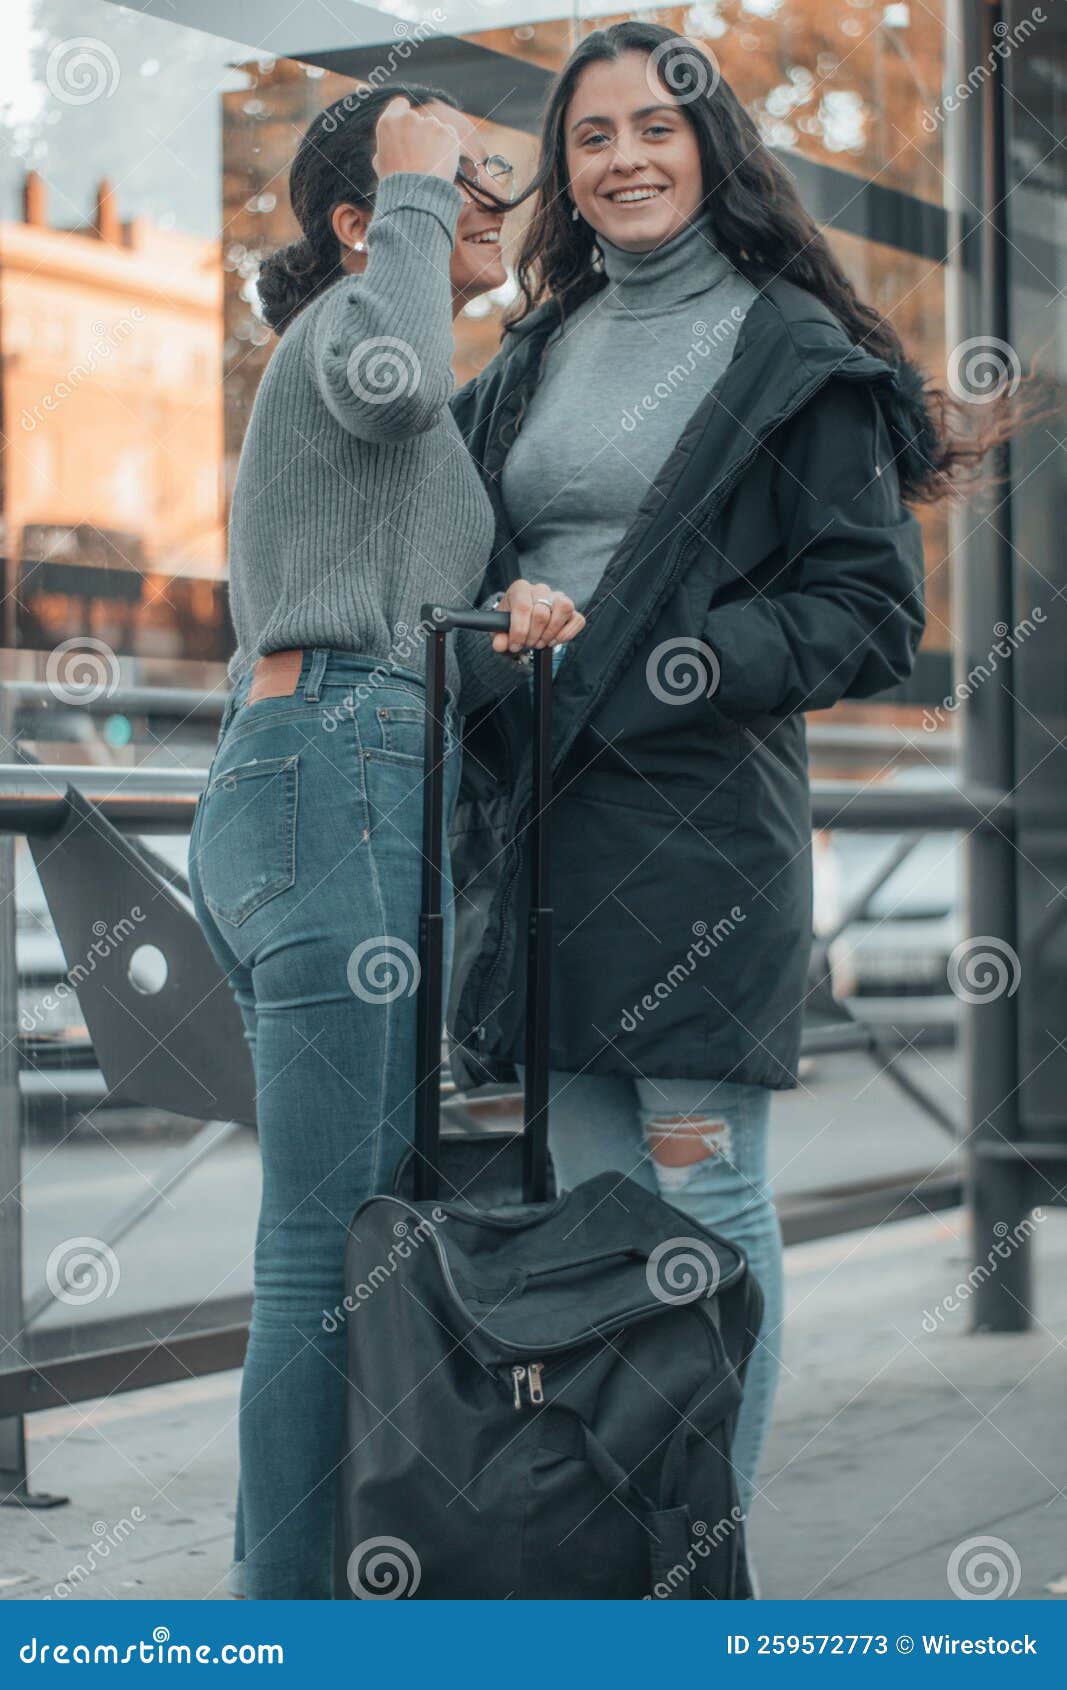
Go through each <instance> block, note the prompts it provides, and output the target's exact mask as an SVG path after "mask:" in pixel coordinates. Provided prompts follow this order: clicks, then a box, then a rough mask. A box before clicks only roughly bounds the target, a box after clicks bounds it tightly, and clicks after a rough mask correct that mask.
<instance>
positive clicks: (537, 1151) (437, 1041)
mask: <svg viewBox="0 0 1067 1690" xmlns="http://www.w3.org/2000/svg"><path fill="white" fill-rule="evenodd" d="M422 626H423V627H425V628H426V629H427V630H428V632H427V636H426V739H425V755H424V763H423V775H424V782H423V785H424V794H423V797H424V801H423V811H422V910H421V913H420V916H419V984H418V999H417V1021H416V1062H417V1070H416V1091H415V1167H414V1182H415V1197H416V1200H417V1201H418V1200H427V1199H430V1198H434V1197H436V1196H437V1195H438V1192H439V1190H440V1173H439V1168H438V1146H439V1142H440V1131H441V1024H442V1021H443V1019H444V1004H443V1000H442V974H443V971H444V917H443V914H442V910H441V836H442V830H443V825H444V749H445V747H444V739H445V733H444V715H445V640H446V638H447V636H448V634H449V633H450V632H451V631H452V630H453V629H455V628H474V629H477V630H481V631H483V632H485V633H490V634H497V633H507V631H508V629H509V628H510V626H511V618H510V616H509V615H508V614H507V613H506V612H504V611H492V610H467V609H466V608H460V609H456V610H448V609H446V608H445V607H444V606H442V605H434V604H424V605H423V607H422ZM533 679H534V688H533V713H534V736H533V790H532V795H531V810H532V816H531V822H530V830H531V832H530V919H529V928H528V932H527V949H526V1050H525V1058H526V1062H525V1067H526V1075H525V1078H526V1091H525V1097H524V1100H523V1139H522V1192H523V1199H524V1201H525V1202H527V1203H543V1202H544V1201H545V1199H546V1197H547V1195H548V1014H549V982H550V968H551V947H552V911H551V909H550V908H549V905H548V850H547V831H548V830H547V827H546V825H545V816H546V811H547V807H548V805H549V803H550V802H551V785H552V649H551V647H550V646H545V647H544V648H543V649H542V650H539V651H536V652H535V653H534V671H533Z"/></svg>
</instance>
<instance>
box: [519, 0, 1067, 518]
mask: <svg viewBox="0 0 1067 1690" xmlns="http://www.w3.org/2000/svg"><path fill="white" fill-rule="evenodd" d="M635 52H636V53H646V54H654V55H655V62H656V66H657V69H658V73H659V77H660V80H661V81H662V83H663V86H664V88H665V89H666V91H667V92H668V94H673V95H675V96H677V97H678V98H679V100H680V103H681V109H682V111H683V112H684V115H685V117H686V118H687V119H688V121H689V122H690V123H691V124H692V126H693V129H694V131H695V133H696V138H697V143H698V146H699V149H700V160H701V166H702V169H703V179H704V198H703V201H702V205H703V207H704V208H705V209H706V210H708V211H709V212H710V214H711V219H712V225H713V232H714V239H715V243H716V245H717V246H718V247H719V249H720V250H721V251H722V252H723V253H724V254H725V256H726V257H727V258H728V259H729V260H730V262H731V263H732V264H733V265H734V267H735V269H737V270H739V271H740V272H741V274H742V275H743V276H745V278H746V279H747V280H748V281H750V282H751V283H752V284H753V286H756V287H759V286H761V285H762V284H764V283H766V282H768V281H770V280H772V279H773V278H774V277H777V276H783V277H785V278H786V280H788V281H790V282H793V283H795V284H796V285H797V286H798V287H802V288H806V289H807V290H808V292H809V293H812V294H814V295H815V297H816V298H817V299H820V300H822V301H823V303H824V304H825V305H826V306H828V307H829V309H830V310H831V311H832V312H833V313H834V315H835V317H837V319H838V321H839V322H840V323H841V325H842V327H843V328H844V330H845V332H846V334H847V335H848V337H849V339H850V340H852V341H853V342H854V343H856V344H862V345H863V346H864V347H865V348H866V349H867V350H869V351H870V352H872V353H873V354H874V355H875V356H876V357H879V358H884V359H885V360H886V362H887V363H889V364H891V365H893V366H896V367H903V368H904V370H905V371H906V372H907V373H908V375H909V377H910V384H909V385H910V389H911V398H912V399H913V401H914V402H915V407H916V411H917V414H918V416H919V419H920V421H919V427H918V429H917V432H916V442H915V443H916V444H918V445H919V447H920V450H919V451H918V452H907V453H904V454H902V455H901V458H900V463H899V469H900V492H901V498H902V499H904V500H906V501H907V502H908V503H920V502H927V503H932V502H934V501H936V500H940V499H942V498H944V497H946V496H947V495H953V496H960V495H961V494H963V493H967V494H972V493H973V492H975V491H976V490H977V488H978V486H979V485H982V486H984V485H986V483H987V482H988V481H993V482H995V481H999V480H1002V479H1003V476H1002V475H995V476H991V477H985V478H983V479H982V481H981V482H979V481H978V479H977V477H976V475H975V472H976V471H977V469H978V467H979V465H980V464H981V462H982V460H983V459H984V458H985V456H986V454H987V453H988V452H989V451H990V450H991V449H992V448H994V447H996V446H1000V445H1002V444H1003V443H1004V442H1005V441H1007V440H1008V439H1010V438H1011V437H1012V435H1013V434H1015V433H1016V432H1017V431H1018V429H1019V428H1020V426H1021V424H1022V423H1023V421H1024V420H1026V421H1031V422H1032V421H1036V420H1040V418H1042V417H1046V416H1053V415H1058V408H1057V406H1056V405H1055V404H1050V405H1048V406H1047V407H1046V408H1044V409H1035V408H1034V407H1033V406H1032V405H1031V404H1029V403H1028V402H1027V400H1026V399H1024V398H1023V397H1022V396H1021V395H1020V393H1019V392H1018V388H1019V386H1020V385H1022V382H1021V381H1020V382H1017V383H1013V384H1012V390H1011V391H1009V390H1008V388H1007V387H1005V389H1004V391H1003V392H1002V393H1001V394H999V395H998V397H997V398H996V399H990V400H989V401H988V402H986V403H983V404H982V406H981V412H982V418H981V426H980V427H976V426H975V417H974V412H975V408H976V407H975V406H974V405H969V404H967V403H966V402H964V401H961V400H959V399H957V398H955V397H953V395H952V394H950V393H947V392H945V391H944V389H941V388H930V387H929V385H928V383H927V381H926V379H925V378H924V377H923V376H922V373H921V372H920V371H918V370H917V369H916V368H915V366H914V365H913V364H911V362H910V360H909V359H908V358H907V355H906V353H905V350H904V347H903V344H902V342H901V340H900V337H899V335H898V334H897V332H896V330H895V329H894V328H893V326H892V324H891V323H889V322H888V321H887V320H886V319H885V318H884V317H881V316H879V314H878V312H877V311H876V310H875V309H874V307H873V306H871V305H868V304H865V303H864V301H863V300H861V299H859V298H858V297H857V294H856V291H855V289H854V288H853V286H852V283H851V282H850V281H849V279H848V277H847V275H846V274H845V272H844V270H843V269H842V268H841V265H840V264H839V263H838V261H837V259H836V258H835V257H834V254H833V252H832V251H831V248H830V245H829V243H828V241H827V240H826V237H825V236H824V235H823V234H822V233H821V232H820V230H819V228H818V226H817V224H816V223H815V221H814V220H813V218H812V217H811V216H810V215H809V213H808V212H807V211H806V210H805V209H804V206H803V205H802V203H801V201H800V197H799V195H798V193H797V189H796V184H795V183H794V181H793V179H792V177H791V176H790V175H789V172H788V171H787V170H786V169H785V167H784V166H783V165H782V164H781V162H780V161H779V160H778V159H777V158H776V157H775V155H774V153H773V152H772V151H771V150H770V148H769V147H768V146H767V145H766V144H765V143H764V142H763V140H762V139H761V137H760V134H759V130H758V129H757V127H756V125H755V123H754V122H753V120H752V118H751V117H750V116H749V114H748V113H747V112H746V110H745V108H744V106H743V105H742V104H741V101H740V100H739V99H738V98H737V95H736V94H735V93H734V91H733V89H732V88H731V87H730V85H729V83H728V82H727V81H726V80H725V78H724V77H722V75H721V74H720V72H719V70H718V67H717V66H716V65H713V64H712V61H711V60H710V59H709V58H707V57H706V55H705V54H703V53H702V52H701V51H700V50H699V48H698V47H697V46H696V44H695V43H693V42H692V41H690V40H689V39H687V38H682V37H680V36H678V35H677V34H676V33H675V32H674V31H672V30H669V29H665V28H663V27H661V26H660V25H658V24H649V23H639V22H630V23H619V24H613V25H612V26H611V27H610V28H608V29H598V30H595V31H594V32H593V33H592V34H590V35H587V36H586V37H585V39H584V40H583V41H582V42H581V43H580V44H579V46H578V47H576V48H575V50H574V52H573V53H572V54H571V56H570V58H569V59H568V60H567V63H566V64H565V65H564V67H563V69H562V71H561V72H560V75H559V78H558V80H557V81H556V83H555V85H554V87H553V90H552V94H551V96H550V99H549V102H548V105H547V108H546V111H545V116H544V122H543V125H542V134H541V156H540V161H539V165H538V170H537V174H536V176H535V178H534V181H533V182H532V183H531V184H530V187H529V188H528V189H527V192H526V193H525V194H523V196H522V197H523V199H525V198H526V197H527V196H528V195H529V194H533V193H536V194H537V199H536V201H535V206H534V210H533V214H532V216H531V218H530V222H529V224H528V226H527V230H526V233H525V237H524V239H523V243H522V246H521V250H520V253H519V258H518V265H517V272H516V274H517V281H518V285H519V298H518V300H517V302H516V305H515V306H514V307H513V309H512V312H511V314H510V315H509V318H508V327H512V326H514V325H515V324H517V323H520V322H522V320H523V319H524V318H525V317H526V316H528V315H529V313H530V312H531V311H532V310H533V309H534V308H535V307H536V306H538V305H540V304H542V303H543V302H544V301H545V300H548V299H554V300H555V301H556V302H557V304H558V305H559V308H560V309H561V311H563V312H564V313H566V312H569V311H571V310H573V309H574V307H575V306H576V305H579V304H580V303H581V302H582V301H583V300H584V299H587V298H588V297H589V296H590V295H591V294H592V293H594V292H596V291H597V289H598V288H600V287H602V286H603V285H604V279H603V274H602V271H601V269H600V268H599V265H598V253H597V245H596V232H595V230H594V229H593V228H592V227H591V226H590V225H589V224H588V223H587V222H586V221H585V220H584V218H578V219H577V220H574V219H573V218H572V215H571V208H572V201H571V198H570V191H569V179H568V175H567V158H566V116H567V111H568V108H569V106H570V102H571V99H572V97H573V95H574V91H575V88H576V85H577V82H578V78H579V77H580V76H581V74H582V72H583V71H584V70H585V68H586V67H587V66H588V65H591V64H594V63H597V62H600V61H603V60H613V59H618V58H620V57H621V56H622V55H623V54H624V53H635ZM1034 379H1035V378H1034V377H1033V375H1032V373H1031V375H1029V376H1027V377H1026V378H1022V380H1025V382H1026V383H1027V384H1028V385H1029V384H1030V383H1031V382H1032V381H1033V380H1034ZM954 419H958V420H959V421H967V422H969V424H970V425H971V432H969V433H968V432H966V431H965V430H963V429H959V428H958V427H957V426H954ZM964 479H966V485H965V486H961V485H960V483H961V481H963V480H964Z"/></svg>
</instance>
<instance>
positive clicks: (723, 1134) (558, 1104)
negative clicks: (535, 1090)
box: [516, 1063, 783, 1514]
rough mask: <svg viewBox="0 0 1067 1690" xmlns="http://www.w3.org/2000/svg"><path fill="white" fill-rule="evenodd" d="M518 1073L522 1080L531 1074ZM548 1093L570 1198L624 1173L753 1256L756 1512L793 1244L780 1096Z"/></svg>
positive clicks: (746, 1473) (745, 1464) (746, 1466)
mask: <svg viewBox="0 0 1067 1690" xmlns="http://www.w3.org/2000/svg"><path fill="white" fill-rule="evenodd" d="M516 1066H517V1068H518V1070H519V1076H520V1079H521V1078H522V1077H523V1073H524V1070H523V1066H522V1064H521V1063H519V1064H516ZM548 1095H549V1127H548V1139H549V1148H550V1150H551V1152H552V1161H553V1163H554V1165H555V1169H556V1179H557V1182H558V1184H559V1186H560V1187H561V1188H564V1187H566V1188H567V1189H570V1188H572V1187H573V1186H576V1185H579V1184H580V1183H581V1181H582V1180H586V1179H589V1178H591V1177H592V1175H593V1174H598V1173H603V1171H604V1169H605V1168H617V1169H618V1171H619V1172H620V1173H621V1174H626V1175H628V1176H629V1178H630V1179H632V1180H634V1181H636V1183H637V1184H638V1185H643V1186H644V1187H645V1188H646V1189H647V1190H649V1191H654V1192H656V1193H658V1195H659V1196H660V1197H662V1198H663V1199H664V1200H665V1201H666V1202H668V1203H671V1204H673V1205H674V1207H675V1208H676V1209H680V1210H681V1211H682V1213H683V1214H686V1215H692V1217H693V1219H694V1220H695V1221H697V1222H699V1223H700V1225H701V1226H706V1227H707V1228H708V1229H709V1230H710V1231H712V1232H718V1233H721V1234H722V1236H723V1237H724V1238H727V1239H729V1241H730V1242H731V1243H732V1244H739V1245H740V1246H741V1248H742V1249H743V1250H744V1251H745V1252H746V1254H747V1256H748V1261H749V1266H750V1267H751V1269H752V1272H753V1274H754V1275H755V1277H756V1279H757V1280H758V1282H759V1285H760V1289H761V1290H762V1292H763V1296H764V1311H763V1323H762V1326H761V1328H760V1337H759V1340H758V1342H757V1345H756V1348H755V1350H754V1351H753V1353H752V1356H751V1359H750V1361H749V1364H748V1371H747V1373H746V1376H745V1394H744V1400H743V1402H742V1405H741V1411H740V1413H739V1415H738V1422H737V1430H736V1433H735V1435H734V1444H733V1462H734V1470H735V1476H736V1478H737V1487H738V1498H739V1501H740V1504H741V1507H742V1508H743V1509H744V1511H745V1513H746V1514H747V1513H748V1510H749V1504H750V1503H751V1500H752V1495H753V1492H754V1490H755V1489H756V1488H757V1487H756V1480H755V1475H756V1470H757V1465H758V1462H759V1454H760V1447H761V1445H762V1443H763V1437H764V1433H765V1432H766V1429H767V1425H768V1422H769V1420H770V1416H771V1407H772V1404H773V1401H774V1391H775V1386H776V1384H777V1382H778V1373H779V1368H780V1359H781V1349H780V1342H781V1330H782V1312H783V1311H782V1235H781V1230H780V1228H779V1225H778V1216H777V1213H776V1211H775V1207H774V1202H773V1198H772V1193H771V1188H770V1185H769V1183H768V1178H767V1121H768V1115H769V1112H770V1101H771V1094H770V1091H769V1090H767V1088H766V1087H764V1086H751V1085H741V1084H737V1083H735V1082H733V1081H729V1080H660V1079H643V1078H640V1077H638V1076H634V1077H633V1078H630V1077H629V1076H618V1077H616V1076H615V1075H613V1074H571V1073H562V1072H558V1071H555V1070H554V1071H553V1072H552V1073H551V1074H550V1076H549V1093H548Z"/></svg>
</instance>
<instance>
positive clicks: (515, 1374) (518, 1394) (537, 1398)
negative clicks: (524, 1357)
mask: <svg viewBox="0 0 1067 1690" xmlns="http://www.w3.org/2000/svg"><path fill="white" fill-rule="evenodd" d="M544 1370H545V1364H544V1362H543V1361H531V1362H528V1363H527V1364H526V1366H525V1367H524V1366H523V1365H522V1363H521V1362H516V1363H515V1365H514V1367H513V1368H512V1369H511V1387H512V1401H513V1402H514V1404H515V1407H516V1409H521V1408H522V1387H523V1381H525V1383H526V1391H527V1395H528V1396H529V1399H530V1405H531V1407H535V1408H536V1407H537V1406H538V1405H539V1404H540V1403H543V1402H544V1400H545V1393H544V1387H543V1386H542V1384H541V1375H542V1373H543V1372H544Z"/></svg>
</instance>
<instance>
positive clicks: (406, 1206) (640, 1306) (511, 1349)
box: [356, 1197, 745, 1400]
mask: <svg viewBox="0 0 1067 1690" xmlns="http://www.w3.org/2000/svg"><path fill="white" fill-rule="evenodd" d="M382 1202H385V1203H395V1205H396V1207H397V1208H398V1209H403V1210H404V1212H405V1213H406V1214H409V1215H414V1216H415V1217H416V1219H418V1220H421V1219H422V1215H421V1213H420V1211H419V1210H418V1209H416V1208H413V1207H412V1205H411V1204H410V1203H406V1202H405V1201H404V1199H403V1198H402V1197H368V1198H367V1203H368V1204H370V1203H382ZM440 1206H441V1207H445V1208H446V1213H447V1206H445V1205H440ZM362 1207H363V1205H360V1210H357V1211H356V1213H357V1214H358V1213H360V1211H361V1209H362ZM452 1212H453V1214H454V1213H455V1210H453V1211H452ZM460 1218H462V1219H463V1220H466V1221H477V1220H478V1219H479V1217H478V1216H477V1214H473V1215H468V1214H466V1213H464V1214H462V1216H461V1217H460ZM483 1224H485V1223H483ZM429 1241H430V1244H431V1245H432V1247H433V1249H434V1251H435V1252H436V1255H437V1259H438V1261H439V1262H440V1264H441V1277H442V1279H443V1280H444V1283H445V1290H446V1291H447V1292H448V1294H449V1297H450V1298H451V1300H452V1302H453V1303H454V1304H455V1306H456V1308H457V1309H459V1311H460V1313H461V1314H462V1316H463V1318H464V1320H466V1321H470V1322H471V1323H472V1326H473V1328H474V1330H476V1331H481V1332H483V1333H484V1334H485V1336H486V1337H487V1338H490V1339H492V1341H493V1343H494V1344H496V1345H498V1346H499V1348H500V1349H502V1350H504V1351H506V1352H508V1353H510V1354H511V1355H522V1354H523V1353H524V1352H526V1351H527V1346H526V1345H525V1344H517V1343H514V1342H513V1340H512V1339H510V1338H505V1337H504V1336H503V1334H502V1333H499V1332H494V1331H493V1330H492V1328H491V1327H489V1326H487V1325H486V1324H485V1322H484V1320H483V1321H477V1320H474V1318H473V1316H472V1315H471V1311H470V1309H469V1308H468V1307H467V1305H466V1303H465V1302H464V1301H463V1298H462V1296H461V1295H460V1291H459V1287H458V1286H457V1284H456V1282H455V1280H454V1279H453V1277H452V1268H451V1265H450V1263H449V1260H448V1255H447V1253H446V1251H445V1247H444V1245H443V1244H442V1243H441V1240H440V1239H439V1238H438V1237H437V1233H436V1231H433V1232H431V1233H430V1239H429ZM744 1271H745V1263H744V1261H741V1262H739V1263H738V1265H737V1268H736V1269H735V1271H734V1272H733V1273H729V1274H723V1276H722V1278H721V1279H720V1281H719V1286H718V1289H719V1290H720V1291H727V1290H729V1288H730V1286H731V1285H734V1284H736V1282H737V1280H738V1279H740V1278H741V1276H742V1274H743V1273H744ZM688 1306H689V1307H691V1308H697V1307H699V1301H698V1300H694V1302H693V1303H692V1304H690V1305H688ZM664 1307H665V1305H664V1303H662V1302H661V1301H660V1300H659V1299H658V1298H654V1299H653V1300H652V1301H651V1302H648V1303H635V1304H634V1305H633V1306H632V1307H631V1308H629V1309H623V1310H620V1311H619V1313H618V1314H616V1315H614V1316H613V1317H612V1319H611V1320H610V1321H609V1322H605V1324H604V1325H603V1326H588V1327H586V1328H585V1329H584V1330H583V1331H581V1332H575V1333H573V1334H572V1335H571V1336H570V1337H569V1338H563V1339H561V1340H559V1342H557V1343H553V1344H542V1346H541V1354H542V1356H544V1355H548V1354H550V1353H556V1354H563V1353H566V1351H568V1350H573V1349H576V1348H577V1347H578V1345H579V1344H588V1343H592V1342H594V1341H595V1340H596V1339H598V1338H603V1337H604V1336H605V1335H609V1334H610V1333H612V1332H619V1331H621V1330H622V1328H623V1327H624V1326H632V1325H634V1324H636V1322H638V1321H641V1320H649V1319H651V1318H653V1317H654V1316H655V1315H659V1314H662V1313H663V1310H664ZM527 1353H528V1352H527ZM535 1365H539V1366H543V1365H544V1364H543V1363H540V1364H535ZM537 1386H538V1389H540V1388H541V1381H540V1377H538V1380H537ZM534 1400H541V1399H534Z"/></svg>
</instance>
